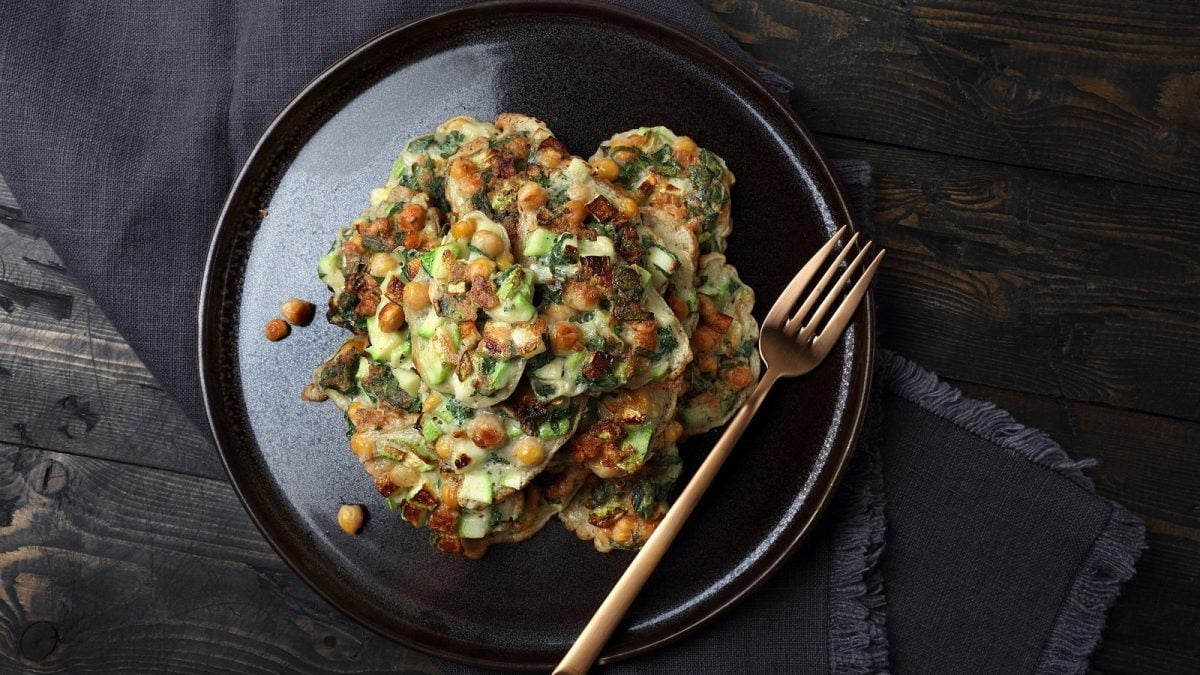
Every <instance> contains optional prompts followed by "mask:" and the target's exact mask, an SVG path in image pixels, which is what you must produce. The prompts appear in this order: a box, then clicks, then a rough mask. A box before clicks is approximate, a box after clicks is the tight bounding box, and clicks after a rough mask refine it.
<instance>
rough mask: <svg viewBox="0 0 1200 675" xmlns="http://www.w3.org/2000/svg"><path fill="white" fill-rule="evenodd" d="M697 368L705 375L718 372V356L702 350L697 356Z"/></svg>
mask: <svg viewBox="0 0 1200 675" xmlns="http://www.w3.org/2000/svg"><path fill="white" fill-rule="evenodd" d="M696 369H697V370H699V371H700V372H702V373H704V374H705V375H713V374H715V373H716V372H717V357H716V355H715V354H713V353H712V352H702V353H700V354H699V355H697V356H696Z"/></svg>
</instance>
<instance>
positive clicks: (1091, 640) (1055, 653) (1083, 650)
mask: <svg viewBox="0 0 1200 675" xmlns="http://www.w3.org/2000/svg"><path fill="white" fill-rule="evenodd" d="M1145 549H1146V526H1145V525H1143V524H1142V521H1141V520H1139V519H1138V518H1137V516H1134V515H1133V514H1132V513H1130V512H1129V511H1128V510H1126V509H1125V508H1124V507H1122V506H1121V505H1119V504H1117V503H1115V502H1114V503H1113V508H1112V513H1111V514H1110V515H1109V518H1108V523H1106V524H1105V526H1104V529H1103V530H1101V532H1100V535H1099V536H1097V537H1096V541H1095V542H1094V543H1093V544H1092V550H1091V551H1089V552H1088V556H1087V558H1085V559H1084V561H1083V563H1082V564H1081V565H1080V568H1079V569H1080V574H1079V576H1077V577H1076V578H1075V582H1074V583H1073V584H1072V585H1071V590H1070V591H1068V592H1067V597H1066V598H1065V599H1064V600H1063V605H1062V608H1061V609H1059V612H1058V618H1057V619H1056V620H1055V622H1054V627H1053V628H1052V629H1051V630H1050V637H1049V639H1047V641H1046V646H1045V648H1044V649H1043V650H1042V655H1041V658H1040V659H1039V660H1038V666H1037V671H1036V672H1039V673H1085V672H1087V670H1088V661H1089V660H1090V657H1091V655H1092V654H1093V653H1094V652H1095V650H1096V646H1097V645H1098V644H1099V643H1100V636H1101V633H1102V632H1103V631H1104V625H1105V623H1106V621H1107V619H1108V610H1109V609H1110V608H1111V607H1112V605H1113V603H1114V602H1116V599H1117V596H1118V595H1119V594H1120V592H1121V585H1122V584H1124V583H1125V582H1126V581H1128V580H1129V579H1130V578H1131V577H1133V573H1134V564H1135V563H1136V562H1137V560H1138V558H1139V557H1140V556H1141V554H1142V551H1143V550H1145Z"/></svg>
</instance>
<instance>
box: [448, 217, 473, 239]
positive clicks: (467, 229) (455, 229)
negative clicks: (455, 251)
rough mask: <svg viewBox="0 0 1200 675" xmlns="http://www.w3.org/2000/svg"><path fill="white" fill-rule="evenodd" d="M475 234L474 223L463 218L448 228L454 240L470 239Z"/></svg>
mask: <svg viewBox="0 0 1200 675" xmlns="http://www.w3.org/2000/svg"><path fill="white" fill-rule="evenodd" d="M473 234H475V221H474V220H471V219H470V218H465V219H463V220H460V221H458V222H457V223H455V224H453V225H451V226H450V236H452V237H454V238H455V239H470V238H471V235H473Z"/></svg>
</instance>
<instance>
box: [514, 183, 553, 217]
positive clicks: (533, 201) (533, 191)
mask: <svg viewBox="0 0 1200 675" xmlns="http://www.w3.org/2000/svg"><path fill="white" fill-rule="evenodd" d="M546 199H547V197H546V190H545V188H543V187H542V186H541V185H538V184H537V183H526V184H524V185H522V186H521V189H520V190H517V206H518V207H520V209H521V210H522V211H537V210H538V209H540V208H541V207H542V206H544V205H545V204H546Z"/></svg>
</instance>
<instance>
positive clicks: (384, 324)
mask: <svg viewBox="0 0 1200 675" xmlns="http://www.w3.org/2000/svg"><path fill="white" fill-rule="evenodd" d="M403 325H404V308H403V307H401V306H400V305H397V304H396V303H394V302H389V303H388V304H386V305H384V306H383V309H381V310H379V330H382V331H383V332H385V333H395V332H396V331H398V330H400V327H401V326H403Z"/></svg>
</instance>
